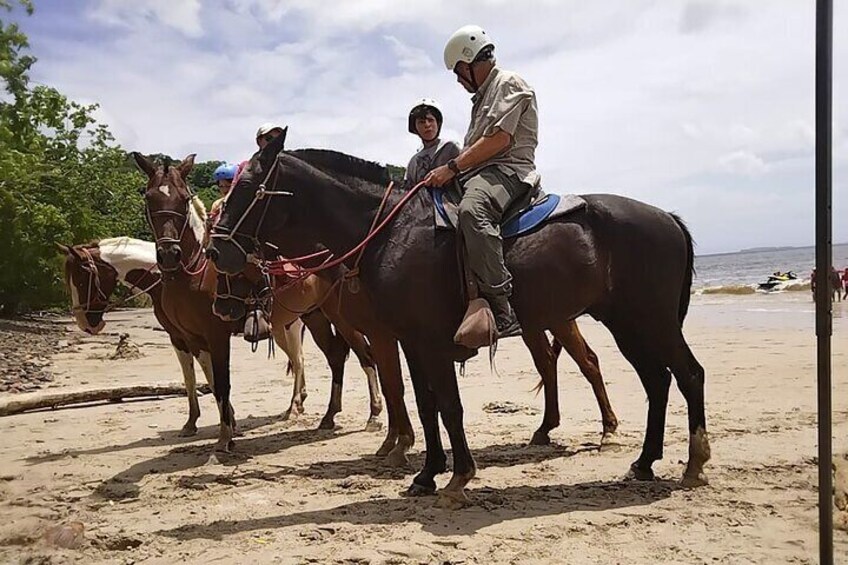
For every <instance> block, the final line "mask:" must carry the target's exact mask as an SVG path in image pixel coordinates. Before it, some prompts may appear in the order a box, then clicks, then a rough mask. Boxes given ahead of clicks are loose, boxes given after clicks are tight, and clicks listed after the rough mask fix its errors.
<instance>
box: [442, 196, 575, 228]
mask: <svg viewBox="0 0 848 565" xmlns="http://www.w3.org/2000/svg"><path fill="white" fill-rule="evenodd" d="M431 192H432V195H433V204H434V206H435V208H436V212H437V213H438V215H439V217H438V218H436V220H437V222H436V223H437V225H438V226H439V227H442V228H450V229H455V228H456V209H455V206H453V205H450V204H449V205H447V206H446V205H445V198H444V195H445V191H443V190H432V191H431ZM561 204H562V206H561ZM583 204H585V201H584V200H583V199H582V198H579V197H575V196H572V195H568V196H566V197H565V198H563V197H561V196H560V195H559V194H546V195H544V197H542V198H540V199H538V200H537V201H535V202H534V203H533V204H532V205H531V206H530V207H529V208H526V209H524V210H522V211H521V212H519V213H518V214H516V215H514V216H513V217H511V218H510V219H509V220H507V221H506V223H505V224H504V225H503V226H501V237H503V238H504V239H510V238H513V237H518V236H519V235H522V234H525V233H527V232H529V231H530V230H532V229H534V228H536V227H538V226H539V224H541V223H543V222H544V221H545V220H547V219H548V218H550V217H552V215H554V216H560V215H563V214H565V213H567V212H570V211H572V210H574V209H576V208H579V207H581V206H582V205H583ZM449 210H450V211H449ZM555 211H556V214H554V212H555Z"/></svg>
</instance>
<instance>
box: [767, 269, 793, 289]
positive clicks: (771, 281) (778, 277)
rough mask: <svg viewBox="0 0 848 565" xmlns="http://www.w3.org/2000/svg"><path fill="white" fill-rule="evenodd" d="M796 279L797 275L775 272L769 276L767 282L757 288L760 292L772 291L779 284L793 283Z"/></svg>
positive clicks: (787, 272)
mask: <svg viewBox="0 0 848 565" xmlns="http://www.w3.org/2000/svg"><path fill="white" fill-rule="evenodd" d="M797 278H798V275H796V274H795V273H793V272H792V271H786V272H785V273H781V272H780V271H777V272H776V273H773V274H771V275H769V278H768V280H766V282H761V283H760V284H759V285H758V288H759V289H760V290H773V289H774V287H776V286H777V285H779V284H780V283H784V282H786V281H794V280H795V279H797Z"/></svg>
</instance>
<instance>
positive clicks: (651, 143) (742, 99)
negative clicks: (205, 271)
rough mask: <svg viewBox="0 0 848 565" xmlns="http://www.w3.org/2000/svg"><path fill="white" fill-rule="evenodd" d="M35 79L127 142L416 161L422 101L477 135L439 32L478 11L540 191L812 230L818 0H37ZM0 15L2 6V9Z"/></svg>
mask: <svg viewBox="0 0 848 565" xmlns="http://www.w3.org/2000/svg"><path fill="white" fill-rule="evenodd" d="M835 4H836V6H835V14H834V16H835V23H834V27H835V30H836V32H835V33H834V36H835V44H834V61H835V63H834V93H833V103H834V126H833V147H834V153H833V163H834V172H833V192H834V205H833V213H834V222H833V232H834V241H835V242H846V241H848V221H846V220H848V186H846V185H848V109H846V105H845V102H846V100H848V37H846V35H845V34H842V33H840V32H839V31H838V30H840V29H848V7H846V6H845V4H844V3H842V2H835ZM35 8H36V11H35V14H34V15H33V16H31V17H26V16H24V15H23V14H22V13H21V12H20V11H16V12H14V13H13V14H12V15H11V18H13V19H16V20H17V21H19V23H20V24H21V25H22V27H23V29H24V31H25V32H26V33H27V34H28V35H29V38H30V43H31V46H32V52H33V54H34V55H36V56H37V57H38V62H37V63H36V65H35V66H34V68H33V72H32V78H33V80H34V81H37V82H39V83H44V84H48V85H50V86H54V87H56V88H57V89H59V90H60V91H61V92H62V93H64V94H66V95H68V96H69V97H70V98H72V99H74V100H76V101H78V102H84V103H94V102H96V103H98V104H99V105H100V109H99V111H98V117H99V118H100V120H101V121H103V122H104V123H106V124H107V125H108V126H109V128H110V130H111V132H112V133H113V134H114V136H115V138H116V140H117V141H118V142H119V143H120V144H121V145H122V146H123V147H125V148H126V149H128V150H138V151H142V152H146V153H154V152H157V153H158V152H161V153H167V154H169V155H171V156H173V157H175V158H181V157H183V156H185V155H187V154H189V153H197V155H198V159H200V160H211V159H218V160H225V161H231V162H235V161H240V160H242V159H244V158H246V157H248V156H249V155H250V154H251V153H252V152H253V150H254V149H255V146H254V142H253V136H254V133H255V131H256V128H257V127H258V126H259V124H261V123H263V122H267V121H275V122H281V123H285V124H287V125H288V126H289V134H288V139H287V147H292V148H294V147H324V148H331V149H336V150H339V151H344V152H346V153H350V154H352V155H356V156H358V157H362V158H366V159H370V160H374V161H379V162H383V163H394V164H398V165H405V164H406V163H407V161H408V160H409V158H410V157H411V155H412V154H413V153H414V152H415V151H416V150H417V149H418V146H419V143H418V139H417V138H416V137H415V136H413V135H410V134H409V133H407V131H406V116H407V114H408V112H409V110H410V107H411V106H412V105H413V104H414V102H415V100H416V99H419V98H421V97H431V98H436V99H437V100H439V101H440V103H441V104H442V106H443V108H444V111H445V125H444V128H443V130H442V133H443V135H442V137H446V138H451V139H455V140H460V141H461V140H462V138H463V136H464V132H465V129H466V127H467V125H468V119H469V115H470V108H471V102H470V99H469V95H468V94H467V93H466V92H465V91H464V90H463V89H462V87H461V86H460V85H459V84H457V83H456V81H455V79H454V77H453V75H452V73H450V72H449V71H448V70H446V69H445V67H444V63H443V59H442V50H443V47H444V44H445V41H446V40H447V38H448V37H449V36H450V35H451V33H453V31H454V30H456V29H457V28H458V27H460V26H462V25H465V24H469V23H475V24H478V25H481V26H482V27H483V28H484V29H486V31H487V33H488V34H489V36H490V37H491V38H492V39H493V41H494V43H495V54H496V56H497V59H498V65H499V66H500V67H502V68H505V69H509V70H513V71H516V72H518V73H519V74H520V75H521V76H523V77H524V78H525V80H527V82H529V83H530V85H531V86H532V87H533V88H534V90H535V92H536V95H537V99H538V106H539V129H540V131H539V147H538V150H537V154H536V157H537V167H538V169H539V171H540V173H541V175H542V183H543V186H544V188H545V190H547V191H549V192H557V193H592V192H612V193H617V194H622V195H625V196H629V197H632V198H637V199H640V200H644V201H646V202H648V203H650V204H653V205H656V206H659V207H661V208H663V209H666V210H669V211H674V212H677V213H678V214H680V215H681V216H682V217H683V218H684V220H685V221H686V222H687V223H688V224H689V226H690V228H691V230H692V232H693V235H694V237H695V240H696V242H697V248H696V252H697V253H698V254H708V253H718V252H727V251H734V250H738V249H743V248H750V247H761V246H782V245H811V244H813V242H814V195H815V189H814V182H815V175H814V164H815V163H814V147H815V145H814V141H815V128H814V117H815V114H814V93H815V90H814V77H815V64H814V55H815V51H814V40H815V1H814V0H768V1H765V0H738V1H733V0H605V1H604V2H585V1H582V0H556V1H555V0H538V1H533V0H523V1H522V2H514V1H506V0H477V1H474V2H471V1H467V0H450V1H448V0H427V1H426V2H421V1H418V0H405V1H404V2H398V1H396V0H355V1H353V0H321V1H316V0H204V1H201V0H132V1H125V0H72V1H68V0H35ZM3 17H4V18H7V17H9V16H6V15H4V16H3Z"/></svg>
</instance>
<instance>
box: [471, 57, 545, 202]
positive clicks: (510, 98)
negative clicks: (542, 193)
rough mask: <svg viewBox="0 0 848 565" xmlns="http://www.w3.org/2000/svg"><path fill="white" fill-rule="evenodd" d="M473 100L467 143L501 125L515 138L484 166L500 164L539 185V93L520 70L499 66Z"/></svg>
mask: <svg viewBox="0 0 848 565" xmlns="http://www.w3.org/2000/svg"><path fill="white" fill-rule="evenodd" d="M471 100H472V102H473V106H472V108H471V123H470V124H469V125H468V133H467V134H466V135H465V147H466V148H468V147H470V146H471V145H473V144H474V143H475V142H476V141H477V140H479V139H480V138H481V137H488V136H491V135H494V134H495V133H497V130H498V129H501V130H503V131H505V132H506V133H508V134H509V135H510V136H511V138H512V139H511V142H510V144H509V146H508V147H507V148H506V149H504V150H503V151H502V152H500V153H499V154H497V155H495V156H494V157H492V158H491V159H490V160H489V161H487V162H486V163H485V164H484V166H486V165H497V167H498V168H499V169H500V170H502V171H503V172H504V173H506V174H508V175H515V176H517V177H518V180H520V181H521V182H525V183H527V184H529V185H531V186H535V185H536V184H537V183H538V182H539V173H538V172H536V164H535V159H536V145H538V137H539V116H538V109H537V107H536V93H535V92H533V89H532V88H530V85H528V84H527V83H526V82H524V79H522V78H521V77H520V76H518V75H517V74H515V73H513V72H512V71H504V70H501V69H499V68H498V67H495V68H493V69H492V70H491V72H489V76H487V77H486V80H484V81H483V84H481V85H480V89H479V90H478V91H477V92H476V93H475V94H474V96H473V97H472V99H471Z"/></svg>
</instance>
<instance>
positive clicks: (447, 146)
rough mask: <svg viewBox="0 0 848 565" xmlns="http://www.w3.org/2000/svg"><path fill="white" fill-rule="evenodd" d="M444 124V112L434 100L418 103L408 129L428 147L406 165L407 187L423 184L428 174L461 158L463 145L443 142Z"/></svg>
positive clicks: (410, 112) (405, 178)
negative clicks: (460, 153) (440, 137)
mask: <svg viewBox="0 0 848 565" xmlns="http://www.w3.org/2000/svg"><path fill="white" fill-rule="evenodd" d="M442 122H443V117H442V110H441V108H439V103H438V102H436V101H435V100H433V99H432V98H422V99H421V100H418V101H417V102H415V104H414V105H413V106H412V109H411V110H410V111H409V120H408V124H407V129H408V130H409V133H414V134H415V135H417V136H418V137H420V138H421V143H423V144H424V147H423V148H422V149H421V150H420V151H419V152H418V153H416V154H415V155H413V156H412V159H410V160H409V164H408V165H407V166H406V176H405V177H404V179H403V181H404V187H405V188H407V189H408V188H411V187H413V186H415V185H416V184H418V183H420V182H421V181H422V180H424V177H426V176H427V173H429V172H430V171H432V170H433V169H434V168H436V167H439V166H441V165H444V164H445V163H447V162H448V161H450V160H451V159H454V158H456V157H457V156H458V155H459V145H457V144H456V143H454V142H453V141H442V140H441V139H439V134H440V133H441V131H442Z"/></svg>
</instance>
